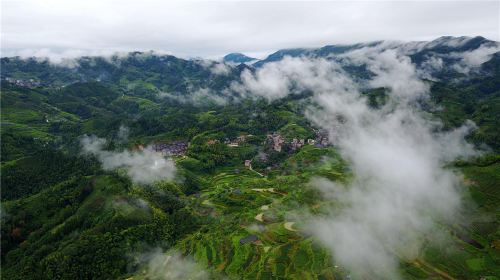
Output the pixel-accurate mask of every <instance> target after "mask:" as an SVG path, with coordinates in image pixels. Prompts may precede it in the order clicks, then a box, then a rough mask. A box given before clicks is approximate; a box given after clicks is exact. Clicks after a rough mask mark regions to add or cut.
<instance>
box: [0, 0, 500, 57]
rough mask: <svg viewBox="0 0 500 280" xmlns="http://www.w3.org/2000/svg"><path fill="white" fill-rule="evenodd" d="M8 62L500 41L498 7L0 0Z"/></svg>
mask: <svg viewBox="0 0 500 280" xmlns="http://www.w3.org/2000/svg"><path fill="white" fill-rule="evenodd" d="M1 20H2V26H1V27H2V30H1V39H2V42H1V50H2V56H11V55H24V56H26V55H32V54H36V55H38V56H40V55H49V54H54V53H58V54H62V55H63V56H75V55H82V54H108V53H111V52H114V51H132V50H141V51H146V50H155V51H161V52H166V53H171V54H174V55H177V56H181V57H208V58H217V57H221V56H223V55H224V54H227V53H230V52H242V53H245V54H249V55H253V56H257V57H262V56H265V55H266V54H269V53H271V52H273V51H276V50H278V49H282V48H293V47H320V46H323V45H327V44H339V43H354V42H366V41H372V40H382V39H392V40H431V39H434V38H436V37H439V36H442V35H452V36H462V35H465V36H477V35H481V36H484V37H486V38H489V39H493V40H497V41H499V40H500V27H499V26H500V1H488V2H480V1H474V2H464V1H444V2H437V1H424V2H422V1H420V2H410V1H398V2H388V1H365V2H352V1H350V2H345V1H336V2H290V1H278V2H228V1H225V2H212V1H201V2H187V3H186V2H185V1H184V3H181V2H173V1H148V0H141V1H130V0H116V1H115V0H109V1H108V0H81V1H76V0H2V19H1Z"/></svg>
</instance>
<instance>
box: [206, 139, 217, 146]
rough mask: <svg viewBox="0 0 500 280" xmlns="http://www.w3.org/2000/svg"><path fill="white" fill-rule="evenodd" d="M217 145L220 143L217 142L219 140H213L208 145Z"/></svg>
mask: <svg viewBox="0 0 500 280" xmlns="http://www.w3.org/2000/svg"><path fill="white" fill-rule="evenodd" d="M217 143H219V140H217V139H211V140H208V141H207V145H209V146H212V145H215V144H217Z"/></svg>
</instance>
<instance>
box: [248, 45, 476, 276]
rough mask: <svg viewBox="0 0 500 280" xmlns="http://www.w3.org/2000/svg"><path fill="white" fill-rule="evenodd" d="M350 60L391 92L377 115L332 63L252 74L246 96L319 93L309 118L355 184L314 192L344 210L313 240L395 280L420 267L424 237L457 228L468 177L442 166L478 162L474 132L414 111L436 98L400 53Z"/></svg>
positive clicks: (315, 224) (317, 228)
mask: <svg viewBox="0 0 500 280" xmlns="http://www.w3.org/2000/svg"><path fill="white" fill-rule="evenodd" d="M344 58H345V59H348V60H349V61H351V62H353V63H359V64H364V65H366V66H367V68H368V69H369V70H371V71H372V72H373V74H374V77H372V78H371V79H370V80H369V81H367V82H366V86H368V87H384V88H386V89H387V90H388V95H389V100H388V102H387V103H386V105H385V106H382V108H380V109H373V108H370V106H369V105H368V104H367V100H366V98H365V97H364V96H363V95H362V94H360V90H359V86H360V85H359V84H358V83H356V82H355V81H353V80H352V78H351V77H349V75H348V74H347V73H346V72H344V71H342V70H341V69H340V66H339V65H337V64H336V62H333V61H327V60H324V59H306V58H286V59H284V60H283V61H280V62H276V63H269V64H266V65H264V66H263V68H262V69H259V70H257V72H256V73H255V74H251V73H249V72H248V73H244V74H243V75H244V76H242V80H243V82H242V83H240V84H238V86H239V87H241V89H240V91H246V92H247V93H248V94H251V93H253V94H256V95H258V96H265V97H266V98H268V99H272V98H280V97H283V96H286V95H287V94H292V93H294V90H293V88H294V87H295V88H298V89H300V90H309V91H312V92H313V93H314V97H313V99H314V100H315V101H316V103H317V106H318V107H314V108H310V109H309V110H308V112H307V114H306V115H307V116H308V117H309V118H310V119H311V120H312V121H313V122H314V123H315V124H316V125H317V126H320V127H322V128H324V129H327V130H328V131H329V132H330V136H331V137H330V139H331V141H332V142H333V143H334V144H335V145H336V147H337V148H338V149H339V151H340V153H341V154H342V156H343V158H344V159H346V160H347V161H348V162H349V164H350V167H351V169H352V171H353V173H354V176H355V177H354V179H353V180H352V181H351V182H349V183H348V185H346V186H344V185H341V184H339V183H336V182H331V181H328V180H326V179H321V180H315V181H313V182H311V183H312V184H313V185H315V186H317V187H318V188H320V189H321V190H322V192H323V193H324V194H325V198H327V199H330V200H337V201H338V204H337V205H339V204H340V205H343V206H344V207H343V208H340V209H339V208H338V207H336V208H332V209H330V214H329V215H326V216H323V217H313V218H309V221H310V224H309V227H308V228H309V231H310V232H311V233H313V234H314V235H315V236H316V237H317V238H318V239H319V240H320V241H321V242H322V243H323V244H324V245H325V246H326V247H327V248H330V249H331V251H332V253H333V255H334V259H335V260H336V261H337V262H339V263H340V264H342V265H343V266H345V267H347V268H348V269H349V270H350V271H352V273H354V274H355V275H356V276H358V277H360V278H366V277H369V278H370V279H394V278H398V277H399V275H398V272H397V271H398V265H399V260H400V259H403V260H411V259H413V258H415V257H416V256H417V255H418V253H419V249H420V248H421V245H422V240H423V238H424V237H425V236H426V235H429V234H439V233H443V232H442V231H440V229H439V227H437V226H436V224H435V222H436V220H439V221H449V220H451V219H454V218H456V217H455V216H454V215H455V213H456V211H457V209H459V205H460V195H459V193H458V191H457V186H458V184H459V183H460V176H459V175H458V174H456V173H455V172H453V171H452V170H449V169H446V168H444V167H443V166H444V165H445V164H446V163H447V162H449V161H451V160H453V159H455V158H457V157H459V156H469V155H473V154H474V153H475V152H474V150H473V148H472V146H471V145H470V144H468V143H466V141H465V140H464V136H465V135H466V134H467V133H468V132H469V131H470V130H471V129H473V128H474V125H473V124H472V123H469V122H468V123H466V124H465V125H464V127H462V128H460V129H457V130H455V131H451V132H440V127H441V124H440V123H439V122H438V121H432V120H430V119H428V118H427V117H426V115H425V114H424V113H422V112H421V111H419V108H418V105H417V104H416V102H415V101H417V100H419V99H421V98H425V97H426V96H427V95H428V90H429V88H428V85H427V84H426V83H425V82H423V81H421V80H420V78H419V77H418V75H417V72H416V69H415V66H414V65H413V64H411V63H410V60H409V58H408V57H406V56H404V55H402V54H401V53H398V52H397V51H396V50H391V49H390V50H386V49H385V48H378V49H374V48H365V49H361V50H357V51H353V52H350V53H347V54H345V56H344ZM269 85H279V87H276V88H273V87H272V86H269Z"/></svg>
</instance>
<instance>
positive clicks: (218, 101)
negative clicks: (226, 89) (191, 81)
mask: <svg viewBox="0 0 500 280" xmlns="http://www.w3.org/2000/svg"><path fill="white" fill-rule="evenodd" d="M158 97H159V98H171V99H174V100H177V101H179V102H181V103H190V104H193V105H207V104H215V105H220V106H222V105H226V104H227V102H228V99H227V98H226V97H225V96H221V95H217V94H216V93H214V92H213V91H212V90H211V89H209V88H199V89H197V90H192V89H189V92H188V93H186V94H182V95H181V94H172V93H168V92H159V93H158Z"/></svg>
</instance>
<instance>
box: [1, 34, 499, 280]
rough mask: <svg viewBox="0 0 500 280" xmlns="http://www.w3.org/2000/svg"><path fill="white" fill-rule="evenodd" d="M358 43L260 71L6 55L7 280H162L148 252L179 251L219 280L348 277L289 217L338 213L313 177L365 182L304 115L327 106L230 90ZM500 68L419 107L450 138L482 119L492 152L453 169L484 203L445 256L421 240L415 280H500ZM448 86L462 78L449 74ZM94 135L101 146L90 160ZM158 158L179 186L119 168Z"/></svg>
mask: <svg viewBox="0 0 500 280" xmlns="http://www.w3.org/2000/svg"><path fill="white" fill-rule="evenodd" d="M485 43H488V44H490V43H491V41H487V40H486V39H484V38H482V37H477V38H475V39H474V40H471V41H469V44H468V45H465V46H462V48H463V50H456V49H453V50H450V49H445V48H444V47H443V46H439V45H438V46H435V47H434V49H432V50H429V49H426V50H424V51H421V52H418V53H415V54H412V55H411V56H410V58H411V62H412V63H413V64H414V65H416V66H417V67H420V65H421V64H422V63H423V60H424V58H426V57H427V56H426V55H429V53H437V54H439V53H449V52H451V51H468V50H471V49H474V48H478V47H479V46H480V45H481V44H485ZM357 47H359V46H356V45H354V46H350V47H334V46H327V47H324V48H321V49H317V50H305V49H295V50H283V51H280V52H277V53H275V54H272V55H270V56H269V57H268V58H267V59H266V60H261V61H259V62H257V63H256V64H253V65H247V64H244V63H239V64H234V63H233V64H225V63H223V62H203V63H202V62H200V61H198V60H185V59H180V58H177V57H174V56H166V55H156V54H154V53H139V52H136V53H130V54H128V55H127V56H125V57H119V56H113V57H111V58H103V57H82V58H80V59H78V61H77V62H78V67H73V68H72V67H67V66H63V65H55V64H52V63H51V62H50V61H40V60H37V59H34V58H33V59H22V58H19V57H13V58H2V59H1V68H2V83H1V89H0V90H1V121H2V129H1V194H2V196H1V202H2V203H1V205H2V206H1V235H2V238H1V239H2V240H1V247H2V248H1V249H2V250H1V261H2V268H1V269H2V278H4V279H129V278H130V277H133V279H158V278H155V277H156V276H155V273H158V271H156V272H155V271H154V269H153V270H151V269H149V270H148V268H147V267H148V265H149V267H151V263H152V261H151V260H150V257H151V256H150V255H151V253H150V252H152V251H154V252H157V251H158V250H159V251H160V252H172V251H174V250H175V252H177V253H178V254H180V255H182V256H188V257H189V258H190V259H192V260H194V261H196V263H197V264H198V265H199V267H200V268H199V269H201V270H203V271H206V273H207V275H208V276H207V275H205V276H206V277H209V278H215V279H219V278H225V277H229V278H234V279H243V278H245V279H298V278H301V279H304V278H305V279H350V277H351V276H350V271H349V269H347V268H344V267H342V266H338V265H337V264H336V262H335V258H334V257H333V256H332V255H331V253H330V252H329V251H328V250H327V249H325V248H324V247H322V246H320V245H319V244H318V243H317V242H316V240H315V239H314V237H312V236H311V235H310V234H309V233H308V232H302V231H300V230H298V228H299V227H300V221H291V214H290V213H294V212H293V211H296V210H297V209H298V208H301V209H306V210H307V211H305V210H304V212H307V213H308V215H324V214H325V212H326V210H325V209H328V208H323V206H325V205H330V204H331V203H333V202H332V201H331V200H329V199H328V198H327V197H324V196H322V195H321V193H320V192H319V191H318V190H317V189H314V188H312V187H308V186H309V182H310V181H311V180H314V178H318V177H321V178H327V179H329V180H331V181H334V182H349V181H351V180H353V177H355V176H356V174H353V172H352V170H351V168H350V166H349V162H348V161H347V160H346V159H345V158H343V157H342V153H341V152H340V151H339V150H338V149H337V147H336V145H335V143H332V142H331V141H330V142H328V141H327V142H328V143H323V141H324V139H327V136H325V135H324V132H323V131H322V129H321V128H320V127H318V125H317V124H316V123H314V122H313V121H312V120H311V118H308V117H307V113H306V112H307V110H310V108H311V106H318V104H316V105H311V104H313V100H312V94H313V93H311V92H309V91H307V90H300V87H299V86H297V87H298V88H299V90H297V91H298V93H297V94H290V95H287V96H285V97H282V98H279V99H274V100H268V99H266V98H262V97H253V96H246V95H244V94H242V93H241V92H237V91H234V92H228V89H230V88H232V85H234V83H235V82H239V81H241V79H242V78H241V77H242V76H244V74H242V73H255V72H256V71H258V69H259V67H264V66H265V65H266V64H268V63H273V62H276V61H280V60H282V59H283V58H284V57H287V56H289V57H300V56H307V57H315V58H317V57H331V56H332V55H333V56H334V55H339V56H340V55H341V54H342V53H345V52H348V51H349V50H352V49H354V48H357ZM450 59H451V58H450ZM499 59H500V55H499V53H495V54H494V55H493V56H492V57H491V59H489V60H488V61H487V62H484V63H482V64H481V65H480V66H479V70H478V71H477V72H476V74H470V75H469V76H465V75H463V74H462V73H460V72H453V73H451V72H450V71H451V70H450V69H443V70H442V72H440V73H438V74H436V75H435V76H437V77H440V79H434V80H431V79H425V82H426V83H427V84H428V85H429V89H430V90H429V94H430V98H429V99H425V100H421V101H420V102H421V103H420V104H419V106H420V108H422V109H423V110H424V112H425V113H426V114H427V115H426V116H427V117H428V118H429V120H430V121H439V122H440V123H441V124H442V126H441V129H442V130H443V131H447V130H453V129H455V128H457V127H460V126H461V125H462V124H463V123H465V122H466V121H467V120H471V121H473V122H474V123H475V126H476V129H475V130H474V131H472V132H471V133H470V134H469V135H468V136H467V141H469V143H472V144H473V145H474V146H475V147H476V149H480V150H481V151H482V153H481V154H480V155H478V156H476V157H473V158H464V159H460V160H455V161H453V162H451V163H448V166H447V168H450V169H453V170H456V171H457V172H462V173H463V174H464V183H463V184H462V185H463V188H464V189H465V191H464V192H463V195H464V197H467V199H469V200H470V201H471V203H473V205H474V207H470V208H466V207H464V209H463V212H464V213H462V214H464V215H467V217H469V219H468V222H467V223H458V222H457V223H455V224H441V225H440V227H442V228H445V231H446V232H448V233H449V234H450V236H451V238H450V240H448V241H449V242H448V243H447V246H444V247H440V246H437V245H436V244H434V243H433V242H430V241H429V242H427V241H426V242H424V244H425V246H424V247H423V248H422V251H421V255H420V256H418V257H417V258H415V260H414V261H405V260H401V262H400V263H399V270H400V273H401V275H403V276H404V278H407V279H479V278H480V277H483V278H481V279H497V278H496V277H497V276H498V275H500V232H499V219H498V213H499V208H498V207H499V205H500V204H499V201H498V199H499V198H500V195H499V187H500V186H499V185H498V184H499V182H500V157H499V155H498V152H499V151H500V129H499V128H500V120H499V116H500V60H499ZM244 62H247V61H244ZM445 62H446V63H452V62H453V61H445ZM207 65H208V66H207ZM217 65H219V66H220V67H227V70H226V72H224V75H221V74H218V73H214V71H212V70H213V67H215V66H217ZM346 69H347V70H346V71H348V72H349V73H350V74H352V75H354V76H355V77H357V79H358V78H359V79H362V78H365V77H371V76H373V75H374V74H373V73H370V69H367V68H366V67H364V66H360V65H354V66H351V67H346ZM450 73H451V74H450ZM451 75H453V76H454V77H455V78H456V77H458V78H456V79H451V78H450V79H447V78H443V77H451ZM30 79H31V80H32V81H31V82H30V81H29V80H30ZM33 81H36V83H34V82H33ZM205 89H209V91H208V93H207V91H206V90H205ZM387 91H388V89H387V88H384V87H374V88H363V90H362V95H363V96H364V97H366V99H367V100H368V102H369V105H370V108H371V109H372V110H379V108H381V107H382V106H384V104H385V102H387V98H386V97H387V96H386V95H387V94H388V92H387ZM166 93H167V94H166ZM221 100H222V101H221ZM313 108H315V107H313ZM436 108H439V110H436ZM85 135H93V136H95V137H96V139H105V140H102V142H99V143H102V145H101V146H99V148H95V147H93V148H92V149H90V148H89V151H90V152H87V153H86V152H84V148H82V143H83V142H82V139H83V137H84V136H85ZM276 139H278V140H276ZM301 140H302V141H303V142H302V143H301V142H300V141H301ZM308 140H312V141H309V143H308ZM325 141H326V140H325ZM276 143H278V144H276ZM277 146H279V147H277ZM96 147H97V146H96ZM164 150H165V151H167V153H168V156H166V154H165V153H164V154H162V151H164ZM147 151H153V152H155V156H158V154H160V155H161V156H159V157H160V159H161V160H169V161H172V162H173V164H174V166H175V174H174V175H172V176H170V177H168V176H167V175H165V174H160V175H159V176H160V177H161V178H166V179H164V180H156V181H154V182H148V183H141V182H139V183H138V182H137V180H136V178H138V177H139V176H141V174H137V173H134V172H135V169H134V168H135V166H136V165H135V163H127V164H128V165H126V164H122V163H120V164H121V165H120V164H116V163H114V162H112V160H114V159H115V156H117V158H118V161H126V160H127V159H129V158H132V159H133V160H137V161H139V160H142V158H140V156H141V155H144V154H146V152H147ZM118 155H119V157H118ZM165 158H166V159H165ZM160 159H159V160H160ZM169 161H167V163H168V162H169ZM113 164H115V165H116V166H119V168H114V167H113V166H114V165H113ZM140 178H142V177H140ZM464 199H465V198H464ZM340 205H341V204H340ZM299 206H300V207H299ZM339 207H340V206H339ZM257 223H258V224H257ZM155 250H156V251H155ZM148 254H149V255H148ZM165 254H166V253H165ZM148 256H149V257H148ZM346 277H349V278H346Z"/></svg>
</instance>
